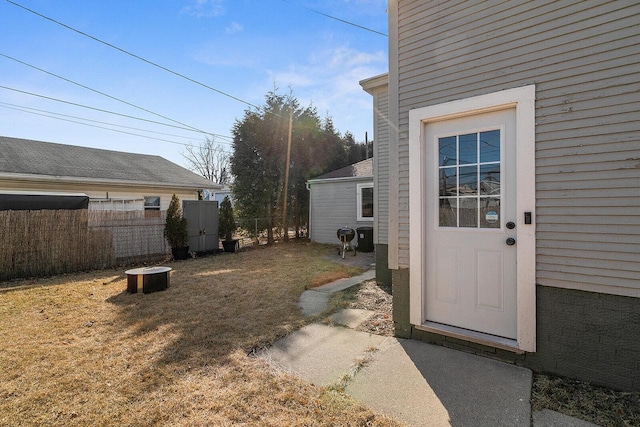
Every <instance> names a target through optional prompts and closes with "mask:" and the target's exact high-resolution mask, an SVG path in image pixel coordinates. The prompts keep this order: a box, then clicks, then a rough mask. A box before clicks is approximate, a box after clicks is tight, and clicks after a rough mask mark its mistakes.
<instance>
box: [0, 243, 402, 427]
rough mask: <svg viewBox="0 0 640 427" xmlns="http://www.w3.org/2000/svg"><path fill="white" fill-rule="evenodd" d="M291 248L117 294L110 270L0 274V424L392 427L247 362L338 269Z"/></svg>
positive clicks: (199, 267)
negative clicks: (34, 276) (25, 276)
mask: <svg viewBox="0 0 640 427" xmlns="http://www.w3.org/2000/svg"><path fill="white" fill-rule="evenodd" d="M334 253H335V250H334V248H332V247H327V246H319V245H312V244H301V243H292V244H288V245H279V246H275V247H270V248H266V249H255V250H250V251H246V252H241V253H239V254H235V255H220V256H215V257H207V258H200V259H195V260H188V261H184V262H177V263H172V264H168V265H170V266H171V267H173V269H174V271H173V272H172V275H171V286H170V288H169V289H167V290H166V291H163V292H157V293H152V294H146V295H140V294H133V295H132V294H127V293H126V278H125V275H124V273H123V272H122V271H121V270H108V271H97V272H91V273H84V274H74V275H66V276H61V277H54V278H49V279H38V280H27V281H17V282H5V283H0V425H3V426H4V425H6V426H16V425H61V426H62V425H64V426H72V425H83V426H85V425H92V426H93V425H134V426H145V425H171V426H174V425H185V426H186V425H189V426H197V425H202V426H205V425H206V426H227V425H273V426H280V425H305V426H315V425H318V426H334V425H344V426H369V425H371V426H376V425H379V426H392V425H397V424H396V423H395V422H394V421H393V420H391V419H388V418H385V417H382V416H380V415H378V414H375V413H374V412H372V411H371V410H370V409H368V408H365V407H363V406H361V405H359V404H357V403H356V402H354V401H353V400H351V399H350V398H348V397H347V396H345V395H343V394H340V393H338V392H335V391H332V390H329V389H322V388H318V387H315V386H312V385H310V384H308V383H305V382H303V381H301V380H298V379H297V378H295V377H293V376H290V375H286V374H283V373H280V372H276V371H274V370H273V369H272V368H270V367H269V366H268V365H267V364H266V362H264V361H263V360H261V359H259V358H255V357H251V353H252V351H253V350H255V349H257V348H261V347H263V346H266V345H269V344H270V343H272V342H274V341H275V340H276V339H278V338H279V337H281V336H284V335H285V334H287V333H289V332H290V331H292V330H295V329H296V328H298V327H300V326H301V325H303V323H304V319H303V318H302V317H301V315H300V310H299V309H298V306H297V301H298V298H299V296H300V294H301V293H302V292H303V291H304V289H305V288H307V287H309V286H311V284H312V283H313V280H314V279H316V278H317V277H318V276H322V275H323V274H326V273H328V272H332V271H336V270H341V271H343V272H345V273H347V274H348V275H353V274H356V273H358V272H359V271H358V270H357V269H356V268H354V267H348V266H338V265H337V264H335V263H333V262H332V261H330V260H329V259H328V258H327V255H329V254H334Z"/></svg>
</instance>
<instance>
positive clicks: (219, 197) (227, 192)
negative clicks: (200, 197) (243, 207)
mask: <svg viewBox="0 0 640 427" xmlns="http://www.w3.org/2000/svg"><path fill="white" fill-rule="evenodd" d="M207 196H208V197H207ZM225 197H229V200H230V201H231V204H233V196H232V195H231V187H229V186H228V185H225V186H223V187H222V188H220V189H219V190H212V191H209V192H205V197H204V200H211V201H216V202H218V206H220V203H222V201H223V200H224V198H225Z"/></svg>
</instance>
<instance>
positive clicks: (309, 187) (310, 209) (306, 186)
mask: <svg viewBox="0 0 640 427" xmlns="http://www.w3.org/2000/svg"><path fill="white" fill-rule="evenodd" d="M304 186H305V188H306V189H307V191H308V192H309V223H308V224H307V234H308V235H309V240H312V239H311V212H313V209H312V202H313V201H312V200H311V185H310V184H309V181H307V182H305V183H304Z"/></svg>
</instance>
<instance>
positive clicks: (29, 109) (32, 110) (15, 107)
mask: <svg viewBox="0 0 640 427" xmlns="http://www.w3.org/2000/svg"><path fill="white" fill-rule="evenodd" d="M0 106H3V107H5V108H9V109H11V110H16V111H22V112H24V113H30V114H36V115H39V116H44V117H50V118H52V119H57V118H58V117H54V116H60V117H67V118H70V119H76V120H83V121H85V122H91V123H99V124H103V125H108V126H115V127H120V128H124V129H131V130H138V131H142V132H148V133H154V134H156V135H165V136H173V137H176V138H183V139H189V140H195V139H194V138H192V137H189V136H183V135H175V134H171V133H166V132H157V131H153V130H149V129H141V128H136V127H132V126H125V125H119V124H116V123H109V122H103V121H100V120H92V119H86V118H84V117H77V116H71V115H68V114H62V113H56V112H55V111H47V110H41V109H38V108H32V107H25V106H23V105H16V104H10V103H8V102H0ZM35 111H37V112H39V113H44V114H38V113H35ZM46 114H53V115H54V116H50V115H46ZM209 135H212V136H213V137H217V138H224V139H228V140H231V141H232V140H233V137H231V136H226V135H219V134H214V133H210V134H209ZM218 142H220V143H221V144H231V142H230V141H229V142H228V141H218Z"/></svg>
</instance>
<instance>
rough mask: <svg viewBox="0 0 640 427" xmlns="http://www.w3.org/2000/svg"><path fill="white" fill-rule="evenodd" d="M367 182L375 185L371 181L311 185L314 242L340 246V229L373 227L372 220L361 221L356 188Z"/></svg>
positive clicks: (335, 180)
mask: <svg viewBox="0 0 640 427" xmlns="http://www.w3.org/2000/svg"><path fill="white" fill-rule="evenodd" d="M367 182H368V183H370V184H373V181H372V178H368V179H364V180H363V179H333V180H331V179H329V180H325V181H311V182H310V187H311V194H310V204H311V207H310V208H311V212H310V213H311V224H310V226H311V240H313V241H314V242H318V243H334V244H338V243H340V242H339V240H338V237H337V235H336V231H338V229H339V228H341V227H344V226H347V227H350V228H353V229H356V228H358V227H362V226H369V227H370V226H371V221H370V220H366V221H358V208H357V197H356V191H357V186H358V184H363V183H367ZM353 243H354V244H355V242H353Z"/></svg>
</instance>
